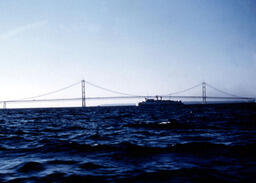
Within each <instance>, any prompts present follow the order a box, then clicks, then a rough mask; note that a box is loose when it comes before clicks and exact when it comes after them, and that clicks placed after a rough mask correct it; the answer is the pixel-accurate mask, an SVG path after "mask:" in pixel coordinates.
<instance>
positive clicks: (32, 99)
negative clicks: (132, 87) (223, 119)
mask: <svg viewBox="0 0 256 183" xmlns="http://www.w3.org/2000/svg"><path fill="white" fill-rule="evenodd" d="M78 84H79V85H80V84H81V91H82V95H81V97H75V98H54V99H47V98H44V99H42V98H41V97H45V96H48V95H51V94H55V93H58V92H61V91H63V90H66V89H69V88H71V87H73V86H76V85H78ZM85 84H88V85H91V86H93V87H96V88H98V89H101V90H105V91H108V92H111V93H115V94H118V96H110V97H86V95H85V92H86V90H85ZM197 87H201V88H202V95H198V96H194V95H177V94H180V93H185V92H187V91H189V90H192V89H194V88H197ZM206 87H209V88H211V89H214V90H216V91H217V92H219V93H222V94H225V95H226V96H224V97H223V96H207V95H206ZM158 96H159V97H161V98H163V99H169V100H171V99H179V100H182V99H201V100H202V104H206V103H207V101H208V100H229V101H234V100H239V101H241V100H242V101H247V102H255V97H244V96H237V95H234V94H231V93H228V92H225V91H223V90H220V89H217V88H216V87H214V86H212V85H210V84H208V83H206V82H202V83H200V84H197V85H195V86H192V87H190V88H187V89H184V90H181V91H177V92H173V93H169V94H165V95H132V94H128V93H123V92H119V91H115V90H111V89H107V88H104V87H102V86H99V85H96V84H93V83H91V82H89V81H85V80H82V81H81V82H76V83H74V84H72V85H69V86H66V87H64V88H61V89H58V90H54V91H51V92H48V93H44V94H40V95H36V96H32V97H26V98H23V99H14V100H3V101H0V103H2V105H3V108H6V107H7V104H10V103H31V102H62V101H63V102H64V101H81V104H82V105H81V106H82V107H86V101H87V100H118V99H144V98H155V97H158Z"/></svg>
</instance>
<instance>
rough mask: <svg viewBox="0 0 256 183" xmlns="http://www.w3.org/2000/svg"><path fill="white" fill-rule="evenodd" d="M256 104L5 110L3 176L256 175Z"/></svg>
mask: <svg viewBox="0 0 256 183" xmlns="http://www.w3.org/2000/svg"><path fill="white" fill-rule="evenodd" d="M255 147H256V106H255V105H254V104H230V105H228V104H225V105H204V106H202V105H189V106H181V107H179V108H168V107H155V108H138V107H95V108H84V109H83V108H65V109H20V110H1V111H0V182H75V181H76V182H218V181H221V182H224V181H225V182H254V181H255V174H256V148H255Z"/></svg>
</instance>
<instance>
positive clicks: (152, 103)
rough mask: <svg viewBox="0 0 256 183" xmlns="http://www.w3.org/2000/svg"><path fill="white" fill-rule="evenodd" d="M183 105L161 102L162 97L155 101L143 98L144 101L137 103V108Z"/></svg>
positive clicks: (172, 101)
mask: <svg viewBox="0 0 256 183" xmlns="http://www.w3.org/2000/svg"><path fill="white" fill-rule="evenodd" d="M180 105H184V104H183V103H182V102H181V101H174V100H163V99H162V97H160V99H159V97H156V99H148V98H145V101H142V102H139V103H138V106H180Z"/></svg>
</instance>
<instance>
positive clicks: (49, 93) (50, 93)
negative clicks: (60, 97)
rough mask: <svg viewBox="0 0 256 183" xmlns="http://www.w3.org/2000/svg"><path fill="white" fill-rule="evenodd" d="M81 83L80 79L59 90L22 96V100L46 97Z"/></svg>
mask: <svg viewBox="0 0 256 183" xmlns="http://www.w3.org/2000/svg"><path fill="white" fill-rule="evenodd" d="M80 83H81V82H80V81H79V82H76V83H73V84H71V85H68V86H66V87H64V88H60V89H58V90H54V91H51V92H47V93H43V94H40V95H36V96H32V97H26V98H22V99H20V100H29V99H35V98H39V97H44V96H48V95H52V94H55V93H59V92H61V91H63V90H66V89H69V88H71V87H73V86H76V85H78V84H80Z"/></svg>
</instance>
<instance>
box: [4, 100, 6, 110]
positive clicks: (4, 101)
mask: <svg viewBox="0 0 256 183" xmlns="http://www.w3.org/2000/svg"><path fill="white" fill-rule="evenodd" d="M3 109H6V102H5V101H4V102H3Z"/></svg>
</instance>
